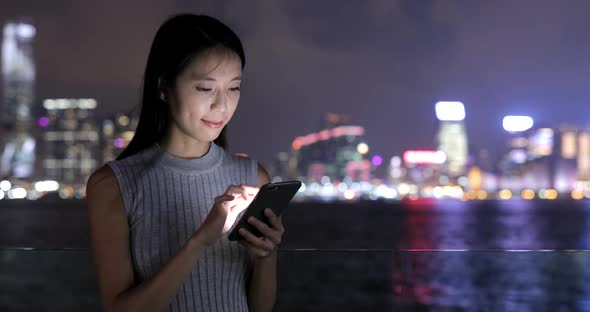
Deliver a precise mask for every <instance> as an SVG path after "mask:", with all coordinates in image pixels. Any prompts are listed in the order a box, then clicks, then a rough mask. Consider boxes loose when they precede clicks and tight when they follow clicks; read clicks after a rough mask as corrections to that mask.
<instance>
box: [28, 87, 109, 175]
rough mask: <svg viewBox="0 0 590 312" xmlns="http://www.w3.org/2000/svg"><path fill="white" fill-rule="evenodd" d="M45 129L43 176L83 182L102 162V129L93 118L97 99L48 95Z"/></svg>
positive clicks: (43, 119)
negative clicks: (50, 97) (49, 96)
mask: <svg viewBox="0 0 590 312" xmlns="http://www.w3.org/2000/svg"><path fill="white" fill-rule="evenodd" d="M43 107H44V108H45V109H46V114H47V115H46V116H43V117H41V118H39V121H38V123H39V126H40V127H41V128H43V129H44V133H43V140H44V143H45V144H44V146H43V147H44V149H43V155H44V160H43V169H44V173H45V175H44V178H45V179H51V180H56V181H58V182H60V183H66V184H74V185H76V184H77V185H82V184H85V183H86V179H87V178H88V176H89V175H90V173H92V171H93V170H94V169H95V168H96V167H97V166H98V165H99V164H100V161H101V159H100V132H99V128H98V125H97V122H96V121H95V120H94V119H93V115H94V109H95V108H96V100H94V99H48V100H45V101H43Z"/></svg>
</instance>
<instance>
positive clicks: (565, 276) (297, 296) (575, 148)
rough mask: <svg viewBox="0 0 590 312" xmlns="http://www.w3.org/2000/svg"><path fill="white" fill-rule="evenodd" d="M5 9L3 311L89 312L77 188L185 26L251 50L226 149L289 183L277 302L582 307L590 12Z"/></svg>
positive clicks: (89, 272)
mask: <svg viewBox="0 0 590 312" xmlns="http://www.w3.org/2000/svg"><path fill="white" fill-rule="evenodd" d="M0 7H1V9H0V27H1V28H2V33H0V35H1V41H0V45H1V53H0V59H1V63H0V68H1V75H0V81H1V85H0V226H1V227H0V253H1V255H0V256H1V257H0V262H1V263H2V265H0V308H1V309H2V310H6V311H12V310H14V311H27V310H39V311H45V310H54V309H55V310H60V311H64V310H68V309H70V308H71V309H77V308H79V307H80V306H83V307H85V309H86V310H93V309H98V306H99V305H98V300H97V297H96V285H95V284H96V281H95V280H94V275H93V274H94V273H93V267H92V258H91V255H90V253H89V250H88V247H89V246H88V236H87V235H88V234H87V224H86V219H85V218H86V217H85V203H84V198H85V183H86V181H87V178H88V177H89V175H90V174H91V173H92V171H93V170H94V169H96V168H98V167H100V166H101V165H102V164H104V163H105V162H108V161H110V160H113V159H114V158H115V157H116V156H117V155H118V154H119V153H120V152H121V151H122V150H123V149H124V148H125V147H126V145H127V144H128V143H129V141H130V140H131V138H132V137H133V135H134V130H135V126H136V124H137V118H138V115H139V106H138V105H139V101H140V97H139V95H140V86H141V80H142V75H143V70H144V66H145V62H146V59H147V54H148V51H149V47H150V44H151V40H152V39H153V36H154V34H155V32H156V30H157V28H158V26H159V25H160V24H161V23H162V22H163V21H164V20H165V19H166V18H168V17H170V16H171V15H173V14H175V13H181V12H191V13H202V14H209V15H212V16H214V17H217V18H218V19H220V20H221V21H223V22H224V23H226V24H228V25H229V26H230V27H231V28H232V29H234V31H235V32H236V33H237V34H238V35H239V36H240V38H241V39H242V42H243V44H244V47H245V52H246V67H245V70H244V78H243V79H244V80H243V83H242V93H241V100H240V105H239V107H238V111H237V113H236V115H235V116H234V118H233V120H232V122H231V123H230V125H229V134H228V138H229V145H230V149H231V151H232V153H235V154H240V155H244V156H248V157H251V158H253V159H257V160H259V161H260V162H261V163H262V164H263V165H264V166H265V167H266V168H267V169H268V171H269V172H270V174H271V178H272V180H273V181H282V180H292V179H298V180H300V181H302V182H303V183H304V184H303V187H302V188H301V189H300V191H299V193H298V194H297V196H296V199H295V201H294V202H293V204H292V206H293V207H292V208H291V209H290V210H289V211H288V216H286V218H285V222H286V225H287V228H288V235H287V236H286V240H285V243H284V244H283V247H282V249H281V257H282V258H281V260H282V261H281V262H280V263H282V264H283V266H282V267H280V276H281V282H282V284H281V289H280V294H279V298H278V300H279V301H278V303H277V307H276V310H279V311H289V310H290V309H294V308H297V310H298V311H312V310H313V311H315V310H316V309H317V310H318V311H319V310H322V309H323V310H325V309H326V308H331V309H332V308H338V309H341V310H344V311H382V310H385V311H391V310H396V309H399V310H408V311H413V310H420V311H440V310H442V311H447V310H453V311H455V310H458V311H463V310H465V311H475V310H477V311H488V310H489V311H528V310H530V311H545V310H546V311H581V310H588V311H590V281H589V280H588V277H589V272H588V270H587V269H586V266H585V265H584V263H585V262H587V260H588V257H589V256H588V254H587V253H586V250H588V249H590V248H589V247H588V246H590V232H589V231H588V225H589V223H590V218H589V217H590V210H589V208H590V207H589V206H588V203H589V201H588V199H589V198H590V119H589V118H588V116H590V105H588V101H589V100H590V93H589V92H588V91H587V90H588V88H587V84H588V77H590V57H589V55H590V40H588V35H587V29H589V28H590V20H588V18H587V12H588V11H589V10H590V3H588V2H587V1H582V0H577V1H568V2H567V3H562V2H556V1H549V0H538V1H532V0H525V1H518V2H514V1H507V0H506V1H476V2H474V1H460V0H457V1H434V0H430V1H427V0H425V1H410V0H370V1H362V2H356V1H321V2H318V1H310V0H303V1H284V0H280V1H272V0H256V1H247V2H246V1H238V0H222V1H214V0H209V1H196V0H195V1H185V0H183V1H180V0H177V1H157V0H147V1H135V0H131V1H124V2H119V1H102V2H90V1H76V2H73V1H64V0H56V1H51V2H43V1H29V0H21V1H18V2H17V1H2V3H1V4H0ZM66 262H67V263H75V265H74V264H69V265H68V266H64V265H65V264H64V263H66ZM293 267H297V270H296V272H298V273H297V274H295V273H289V272H293V271H292V270H293ZM72 268H75V269H74V270H72ZM73 271H75V272H78V273H79V272H84V274H81V275H80V274H78V275H76V276H77V277H76V278H74V279H73V280H69V282H63V279H64V278H65V279H66V280H68V278H70V277H72V276H74V275H72V274H73V273H75V272H73ZM56 272H59V274H57V273H56ZM317 272H331V273H326V274H327V275H326V276H323V277H322V278H321V279H320V278H318V273H317ZM305 274H308V275H305ZM68 276H69V277H68ZM306 276H307V278H306ZM320 276H322V275H320ZM72 278H73V277H72ZM552 279H554V280H556V281H557V282H555V283H556V284H555V283H550V282H549V281H550V280H552ZM58 280H61V282H59V283H60V284H59V285H61V286H56V285H57V284H56V283H57V281H58ZM41 288H43V289H51V291H48V290H43V291H41V290H40V289H41ZM310 289H313V291H312V290H310ZM304 290H309V292H307V293H306V292H305V291H304ZM32 292H34V293H35V294H37V296H38V297H39V298H41V299H40V300H38V301H39V302H52V305H51V306H52V308H49V307H48V306H47V305H39V306H36V305H35V304H34V303H32V302H31V300H30V294H31V293H32ZM288 302H295V303H299V304H298V305H287V304H286V303H288Z"/></svg>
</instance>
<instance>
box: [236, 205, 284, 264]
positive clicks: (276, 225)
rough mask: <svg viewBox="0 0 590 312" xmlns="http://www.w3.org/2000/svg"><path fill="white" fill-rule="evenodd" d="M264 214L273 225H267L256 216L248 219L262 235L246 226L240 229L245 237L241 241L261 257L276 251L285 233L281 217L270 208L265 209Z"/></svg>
mask: <svg viewBox="0 0 590 312" xmlns="http://www.w3.org/2000/svg"><path fill="white" fill-rule="evenodd" d="M264 214H265V215H266V217H267V218H268V220H269V221H270V224H271V226H268V225H266V223H264V222H262V221H260V220H258V219H257V218H255V217H250V218H249V219H248V223H250V224H252V225H253V226H254V227H255V228H256V229H258V231H260V233H262V235H263V236H262V237H256V236H255V235H254V234H252V233H251V232H250V231H248V230H246V229H244V228H241V229H240V235H242V236H243V237H244V238H245V240H242V241H240V243H241V244H242V245H244V246H246V247H248V249H249V250H250V251H251V252H252V253H254V255H256V256H257V257H259V258H264V257H267V256H269V255H271V254H273V253H275V252H276V251H277V248H278V246H279V244H280V243H281V240H282V238H283V234H284V233H285V228H284V227H283V223H282V222H281V217H278V216H277V215H275V214H274V212H273V211H272V210H271V209H269V208H266V209H265V210H264Z"/></svg>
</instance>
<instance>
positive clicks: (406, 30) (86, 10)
mask: <svg viewBox="0 0 590 312" xmlns="http://www.w3.org/2000/svg"><path fill="white" fill-rule="evenodd" d="M1 1H2V2H1V5H0V22H1V23H3V22H5V21H6V20H8V19H11V18H16V17H20V16H28V17H30V18H31V19H32V21H33V22H34V24H35V25H36V27H37V41H36V43H35V55H36V65H37V74H38V81H37V96H38V99H37V103H38V105H40V104H39V103H40V102H41V100H42V99H44V98H62V97H67V98H72V97H93V98H96V99H98V101H99V108H98V110H99V114H100V115H106V114H108V113H111V112H115V111H118V110H130V109H132V108H133V107H134V106H135V105H136V104H137V103H138V101H139V97H138V95H139V87H140V81H141V76H142V72H143V68H144V65H145V60H146V56H147V53H148V49H149V45H150V43H151V40H152V37H153V35H154V33H155V31H156V29H157V27H158V26H159V24H160V23H161V22H162V21H163V20H164V19H165V18H167V17H168V16H170V15H171V14H174V13H179V12H193V13H206V14H211V15H213V16H215V17H217V18H219V19H221V20H222V21H224V22H225V23H227V24H228V25H230V26H231V27H232V28H233V29H234V30H235V31H236V32H237V33H238V35H240V37H241V38H242V41H243V43H244V45H245V49H246V58H247V65H246V69H245V73H244V74H245V80H244V82H243V89H242V90H243V91H242V98H241V102H240V107H239V108H238V112H237V115H235V116H234V119H233V121H232V124H231V125H230V131H231V132H230V144H231V146H232V149H233V150H234V151H236V152H247V153H249V154H250V155H251V156H252V157H253V158H256V159H259V160H261V161H262V162H263V163H264V164H265V165H267V166H269V165H270V163H271V160H272V159H273V157H274V156H275V154H276V153H277V152H279V151H286V150H288V149H289V145H290V142H291V140H292V139H293V138H294V137H295V136H297V135H302V134H306V133H308V132H311V131H314V130H318V127H319V125H320V121H321V118H322V116H323V113H324V112H327V111H331V112H338V113H345V114H350V115H351V116H352V120H353V122H354V123H357V124H359V125H362V126H364V127H365V129H366V132H367V135H366V138H367V141H368V143H369V145H370V146H372V150H371V154H373V153H380V154H383V155H384V156H386V157H389V156H392V155H394V154H400V153H401V152H402V151H403V150H405V149H409V148H434V147H435V145H434V134H435V131H436V122H435V118H434V103H435V102H436V101H438V100H460V101H463V102H464V103H465V105H466V111H467V121H466V124H467V129H468V134H469V140H470V144H471V146H472V147H473V148H475V149H480V148H487V149H489V150H490V151H491V152H492V153H499V152H500V151H501V150H502V146H503V144H504V137H503V135H504V133H503V131H502V129H501V118H502V117H503V116H504V115H506V114H529V115H532V116H533V117H534V118H535V120H536V121H537V122H546V123H549V124H550V125H560V124H563V123H570V124H576V125H581V126H588V125H589V120H588V116H590V115H589V113H590V105H588V102H589V101H590V93H589V92H588V91H587V90H588V87H587V86H588V84H589V81H590V36H588V30H589V29H590V19H588V12H590V2H588V1H583V0H579V1H567V5H563V4H564V2H560V1H554V0H535V1H533V0H527V1H511V0H506V1H469V0H464V1H426V0H424V1H412V0H398V1H394V0H370V1H342V0H340V1H316V0H313V1H312V0H299V1H288V0H256V1H243V0H227V1H219V0H210V1H197V0H193V1H176V2H174V1H163V0H162V1H158V0H141V1H140V0H133V1H113V0H109V1H72V0H70V1H67V0H54V1H29V0H19V1H8V2H7V1H6V0H1ZM560 4H561V5H560Z"/></svg>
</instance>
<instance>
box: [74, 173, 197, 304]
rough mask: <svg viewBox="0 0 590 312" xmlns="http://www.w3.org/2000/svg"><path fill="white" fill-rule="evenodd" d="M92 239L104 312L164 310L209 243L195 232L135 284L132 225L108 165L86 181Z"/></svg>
mask: <svg viewBox="0 0 590 312" xmlns="http://www.w3.org/2000/svg"><path fill="white" fill-rule="evenodd" d="M86 193H87V204H88V220H89V225H90V239H91V244H92V250H93V253H94V257H95V266H96V273H97V278H98V283H99V289H100V296H101V300H102V303H103V306H104V309H105V311H162V310H164V309H165V307H166V306H167V305H168V304H169V303H170V302H171V301H172V299H173V298H174V296H175V295H176V292H177V290H178V288H179V287H180V286H181V284H182V282H183V281H184V280H185V279H186V278H187V276H188V275H189V273H190V272H191V270H192V268H193V266H194V265H195V263H196V262H197V260H198V258H199V257H200V256H201V254H202V253H203V251H204V250H205V248H206V245H207V244H205V243H204V242H202V241H201V240H200V239H199V234H198V232H199V231H197V233H195V235H193V237H192V238H191V239H190V240H188V241H187V243H186V244H185V245H184V246H183V247H182V248H181V249H180V250H179V251H178V252H177V253H176V255H174V256H173V257H172V258H171V259H170V260H169V261H168V262H167V263H166V264H165V265H164V266H163V267H162V269H161V270H160V271H159V272H158V273H156V274H155V275H154V276H153V277H152V278H150V279H149V280H146V281H144V282H142V283H141V284H139V285H134V275H133V267H132V263H131V256H130V249H129V227H128V225H127V213H126V211H125V207H124V205H123V200H122V197H121V193H120V191H119V187H118V183H117V180H116V178H115V176H114V174H113V172H112V170H111V169H110V167H108V166H106V165H105V166H103V167H101V168H100V169H98V170H97V171H96V172H95V173H93V174H92V176H91V177H90V179H89V181H88V185H87V191H86Z"/></svg>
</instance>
